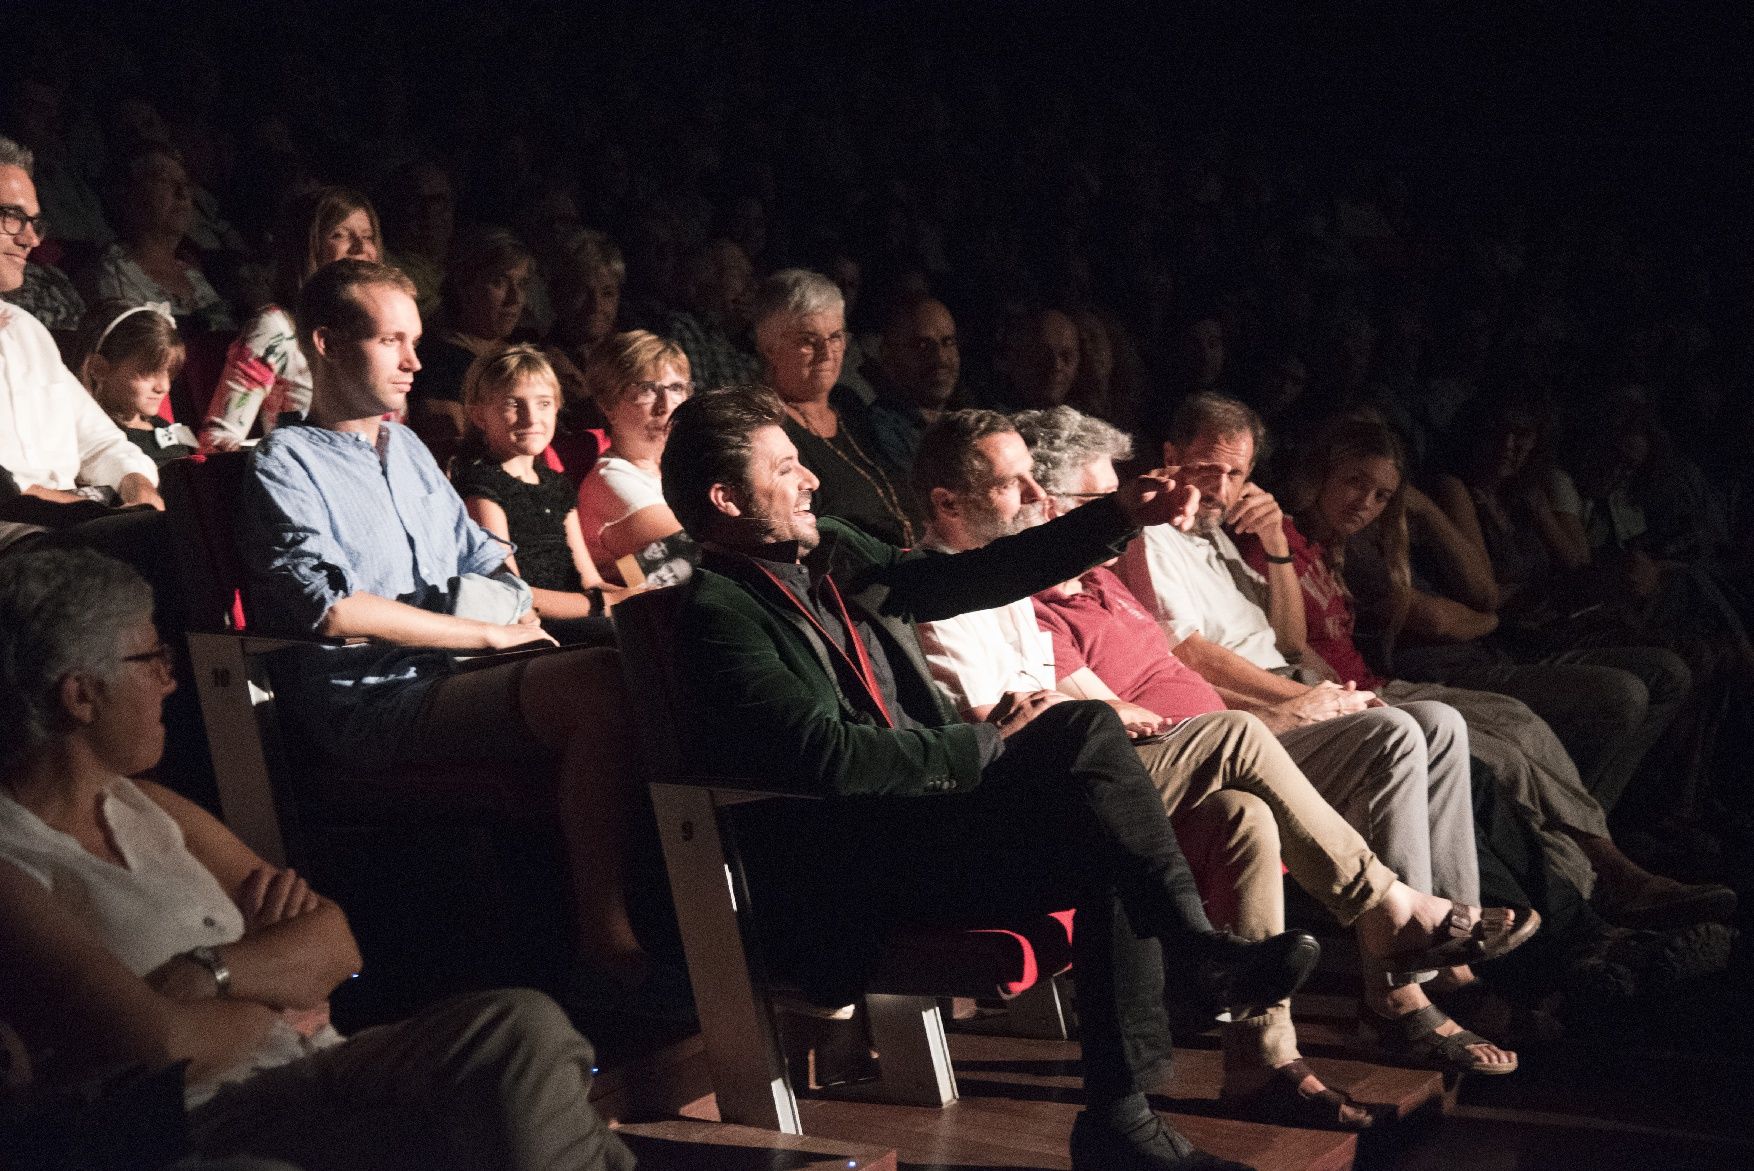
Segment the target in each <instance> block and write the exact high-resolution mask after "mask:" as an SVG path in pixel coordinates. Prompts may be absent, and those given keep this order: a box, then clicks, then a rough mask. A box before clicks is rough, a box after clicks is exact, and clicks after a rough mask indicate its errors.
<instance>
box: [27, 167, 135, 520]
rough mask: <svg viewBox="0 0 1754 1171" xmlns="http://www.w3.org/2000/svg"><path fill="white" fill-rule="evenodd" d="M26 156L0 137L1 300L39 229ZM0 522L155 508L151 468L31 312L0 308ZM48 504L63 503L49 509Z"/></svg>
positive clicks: (41, 228) (38, 239)
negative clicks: (111, 507) (108, 507)
mask: <svg viewBox="0 0 1754 1171" xmlns="http://www.w3.org/2000/svg"><path fill="white" fill-rule="evenodd" d="M31 163H32V159H31V153H30V151H28V150H26V149H24V148H23V147H21V146H19V145H18V144H17V143H16V142H13V141H12V140H11V139H9V138H0V294H3V293H10V292H12V291H13V290H15V289H17V288H19V287H20V286H21V285H22V284H23V283H24V270H25V261H26V260H27V259H28V258H29V256H30V254H31V251H32V250H33V249H35V248H36V247H37V245H39V244H41V243H42V242H43V234H44V230H45V226H44V223H43V219H42V215H41V208H40V206H39V205H38V203H37V192H36V185H35V184H34V183H33V182H32V181H31ZM0 470H3V471H4V472H5V475H3V476H0V521H8V522H14V523H17V522H28V523H31V524H37V525H43V526H45V527H51V528H58V527H63V526H64V525H66V524H69V523H72V522H74V521H77V520H83V519H86V517H87V514H89V513H93V512H96V513H97V514H98V515H101V509H94V504H93V502H94V501H95V502H96V503H97V504H100V505H101V504H110V503H116V502H120V503H122V504H145V505H151V506H152V507H153V508H158V509H162V508H163V507H164V502H163V501H162V500H161V499H160V498H159V495H158V470H157V469H156V468H155V467H154V466H153V463H152V460H151V459H149V458H148V457H147V456H146V453H145V452H143V451H141V450H140V449H139V448H138V447H135V446H134V445H133V444H132V443H130V442H128V439H127V437H126V436H124V435H123V434H122V430H121V428H119V427H117V426H116V424H115V423H113V422H112V421H111V420H110V418H109V416H108V415H106V414H104V412H103V409H102V408H101V407H99V406H98V405H97V402H96V401H95V400H94V399H93V398H92V397H91V395H89V394H87V393H86V391H85V388H84V387H83V386H81V385H79V381H78V379H76V378H74V376H73V372H72V371H70V370H68V369H67V367H66V366H65V365H64V364H63V363H62V362H61V354H60V351H59V350H58V349H57V348H56V346H55V339H54V337H53V336H52V335H50V333H49V331H48V330H46V329H44V328H43V326H42V324H41V323H39V322H38V321H37V320H36V318H34V317H32V316H31V315H30V314H29V313H26V312H24V311H23V310H22V309H18V308H16V307H13V306H9V305H4V304H0ZM54 506H63V507H62V508H56V507H54Z"/></svg>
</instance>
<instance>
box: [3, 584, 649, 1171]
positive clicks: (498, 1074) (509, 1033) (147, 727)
mask: <svg viewBox="0 0 1754 1171" xmlns="http://www.w3.org/2000/svg"><path fill="white" fill-rule="evenodd" d="M169 654H170V652H169V650H168V649H167V648H166V647H165V645H164V644H163V643H162V642H160V641H159V638H158V635H157V632H156V631H155V629H154V627H153V623H152V595H151V593H150V591H149V590H148V589H147V587H146V584H145V582H143V581H142V580H141V579H140V578H139V577H138V576H137V575H136V574H135V573H134V572H133V571H132V570H129V569H127V568H126V567H125V566H123V565H121V564H120V563H119V562H115V561H110V560H108V559H106V558H104V557H101V556H99V555H97V554H95V553H91V552H86V551H60V550H52V551H42V552H38V551H30V552H25V553H19V554H15V555H12V556H9V557H7V558H6V559H5V560H4V561H0V728H5V729H6V734H5V735H4V737H0V987H3V988H5V989H6V996H5V998H4V1000H3V1001H0V1011H4V1013H5V1016H6V1018H7V1023H8V1024H9V1025H10V1026H11V1027H12V1028H13V1029H14V1030H15V1031H16V1033H17V1035H18V1036H19V1037H20V1038H21V1039H22V1042H23V1046H24V1049H25V1052H26V1054H27V1056H28V1061H29V1066H30V1068H31V1070H32V1071H33V1074H34V1076H35V1077H36V1078H37V1079H38V1080H40V1081H43V1082H45V1083H48V1084H50V1085H60V1086H78V1085H81V1084H88V1083H90V1082H93V1081H96V1080H100V1079H103V1078H106V1077H108V1076H110V1075H112V1074H114V1073H116V1072H118V1071H120V1070H123V1069H126V1068H129V1067H135V1066H145V1067H148V1068H154V1069H156V1068H161V1067H164V1066H168V1065H172V1064H175V1063H177V1062H185V1061H186V1062H188V1069H187V1074H186V1082H185V1103H186V1105H187V1107H188V1110H189V1116H188V1120H189V1134H190V1139H191V1142H192V1143H193V1145H194V1147H195V1149H196V1151H197V1152H198V1153H200V1154H203V1155H256V1156H261V1157H265V1158H278V1159H285V1160H287V1161H288V1162H291V1163H294V1164H296V1165H297V1166H299V1167H301V1168H304V1169H305V1171H321V1169H324V1168H366V1167H387V1166H432V1167H456V1168H465V1167H471V1168H473V1167H506V1168H555V1169H558V1168H562V1167H566V1168H592V1169H601V1168H614V1169H616V1171H620V1169H622V1168H627V1167H631V1166H632V1159H631V1157H629V1156H628V1154H627V1152H626V1150H625V1148H623V1147H622V1146H621V1144H620V1143H619V1142H618V1141H617V1140H616V1139H615V1138H614V1137H613V1136H612V1135H610V1134H609V1133H608V1132H607V1130H606V1129H605V1128H604V1127H603V1124H602V1123H601V1121H600V1120H599V1119H598V1118H597V1117H596V1115H595V1114H594V1113H593V1112H592V1111H591V1108H590V1106H589V1104H588V1102H587V1096H586V1094H587V1090H588V1087H589V1082H590V1073H591V1068H592V1064H591V1063H592V1060H593V1058H592V1054H591V1049H590V1046H589V1045H588V1044H587V1043H586V1042H585V1041H584V1039H583V1038H582V1037H580V1036H579V1035H578V1034H577V1033H576V1032H574V1031H573V1029H572V1028H571V1026H570V1025H569V1024H568V1023H567V1020H566V1017H565V1015H564V1014H563V1013H562V1012H561V1011H560V1009H559V1007H558V1006H556V1005H555V1004H554V1003H553V1002H552V1001H550V1000H548V999H547V998H546V997H543V996H541V995H540V994H538V993H534V992H499V993H485V994H478V995H472V996H467V997H463V998H460V999H457V1000H453V1001H449V1002H447V1003H445V1004H441V1005H438V1006H436V1007H434V1008H430V1009H427V1010H425V1011H424V1012H422V1013H420V1014H419V1015H418V1016H416V1017H414V1018H412V1019H410V1020H408V1021H405V1022H402V1023H400V1024H395V1025H387V1026H383V1027H380V1028H376V1029H369V1030H366V1031H365V1032H362V1033H360V1034H359V1035H357V1036H356V1037H354V1038H353V1039H351V1040H343V1039H342V1038H341V1036H340V1035H339V1034H338V1033H336V1031H335V1030H334V1029H333V1028H332V1027H331V1026H330V1024H329V1016H328V1007H327V1002H328V997H329V995H330V993H331V992H332V991H333V990H334V988H335V987H336V986H337V985H338V984H340V983H341V982H342V981H343V980H345V979H347V978H348V977H349V976H350V975H352V974H354V973H355V972H357V971H358V969H359V966H360V957H359V952H358V949H357V947H356V946H355V944H354V940H353V935H352V932H351V931H350V930H349V928H348V925H347V918H346V916H345V915H343V914H342V912H341V910H340V908H339V907H337V906H336V905H335V904H334V903H332V902H330V901H328V900H327V899H324V898H323V897H321V896H320V895H318V894H316V893H315V892H313V891H312V890H311V889H310V887H309V886H308V885H306V883H305V881H304V880H303V879H302V878H300V877H299V876H298V875H297V874H295V873H294V872H293V871H291V870H284V869H280V868H278V867H275V866H272V865H270V864H268V863H267V862H265V861H263V860H262V859H261V858H260V857H258V856H257V855H256V854H255V853H253V852H252V851H251V850H250V849H249V847H248V846H246V845H244V843H243V842H241V841H240V840H238V838H237V837H236V836H235V835H233V834H232V833H231V831H230V830H228V829H227V828H226V827H225V826H224V825H223V824H221V823H220V822H219V821H217V820H216V819H214V818H213V817H212V816H210V815H209V814H207V813H206V812H205V811H203V810H202V809H201V808H200V807H198V806H196V805H194V804H193V803H191V802H189V801H187V800H185V799H184V798H182V797H179V796H178V795H177V794H175V793H173V792H171V791H170V790H169V789H166V788H164V787H162V786H159V785H156V784H152V783H150V782H146V781H131V780H129V779H128V778H129V777H130V776H131V775H134V774H137V773H140V772H142V771H144V770H146V769H148V768H151V767H152V766H153V765H155V764H156V763H157V762H158V759H159V755H160V753H161V751H162V750H163V747H164V735H165V733H164V725H163V724H162V723H161V722H160V717H159V709H160V706H161V704H162V702H163V700H164V697H165V696H166V695H168V694H169V693H170V691H171V690H172V688H173V687H174V684H173V683H172V682H171V675H170V666H169V661H168V656H169Z"/></svg>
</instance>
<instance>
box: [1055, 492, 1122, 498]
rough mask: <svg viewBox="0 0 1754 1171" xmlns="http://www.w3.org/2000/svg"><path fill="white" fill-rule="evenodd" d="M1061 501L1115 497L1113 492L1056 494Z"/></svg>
mask: <svg viewBox="0 0 1754 1171" xmlns="http://www.w3.org/2000/svg"><path fill="white" fill-rule="evenodd" d="M1054 495H1055V496H1058V497H1059V498H1060V499H1061V500H1101V499H1102V498H1103V497H1104V496H1113V495H1114V493H1113V492H1055V493H1054Z"/></svg>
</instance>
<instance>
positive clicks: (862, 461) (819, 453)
mask: <svg viewBox="0 0 1754 1171" xmlns="http://www.w3.org/2000/svg"><path fill="white" fill-rule="evenodd" d="M751 317H752V320H753V324H754V331H755V349H756V352H757V353H759V354H760V355H761V361H762V366H763V373H764V375H765V380H766V382H767V384H768V385H769V386H770V387H772V388H773V390H774V392H775V393H777V394H778V395H779V396H780V400H781V401H782V402H783V403H785V407H786V434H787V436H789V437H790V438H791V440H792V442H793V443H794V444H796V445H797V448H798V455H799V458H800V459H801V460H802V462H803V464H804V466H805V467H807V468H809V469H810V470H811V471H812V472H814V473H815V474H816V476H817V478H818V479H820V480H821V481H822V485H821V487H820V488H818V489H817V490H816V493H815V507H816V511H817V512H819V513H823V514H825V515H830V516H838V517H841V518H842V519H844V520H850V521H852V522H854V523H855V524H857V525H858V526H859V527H861V528H864V529H867V530H869V531H870V532H871V533H873V534H874V535H876V536H878V537H881V538H882V539H884V540H886V541H889V542H890V543H891V544H896V545H903V546H907V545H912V544H913V543H914V536H915V533H916V531H917V529H918V528H919V525H920V522H921V520H922V517H921V515H920V512H919V510H918V508H917V507H916V506H915V503H914V500H913V497H912V495H911V494H910V493H909V492H908V488H907V482H906V476H905V472H906V469H904V468H901V469H898V468H885V467H884V466H883V464H882V463H881V461H880V460H879V459H878V458H877V453H878V451H879V448H878V446H877V443H876V441H875V439H874V438H873V437H872V436H871V433H870V429H869V427H868V426H867V424H866V421H865V420H866V416H865V409H864V403H863V402H862V401H861V400H860V399H859V398H858V397H857V396H856V395H854V394H852V393H851V392H848V391H846V390H844V389H841V388H840V387H839V383H840V377H841V365H842V363H843V362H844V361H845V359H846V352H847V323H846V302H845V300H844V298H843V297H842V295H841V291H840V289H839V288H838V287H837V286H836V285H835V283H834V282H833V281H831V280H829V279H828V278H827V277H825V276H822V275H821V274H819V273H814V272H810V271H808V270H806V269H801V268H788V269H784V270H782V271H780V272H776V273H774V274H773V275H772V276H770V277H768V278H767V280H765V281H763V282H762V283H761V287H760V288H759V289H757V290H756V294H755V308H754V311H753V313H752V314H751Z"/></svg>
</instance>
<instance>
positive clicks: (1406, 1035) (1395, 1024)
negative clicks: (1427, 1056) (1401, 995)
mask: <svg viewBox="0 0 1754 1171" xmlns="http://www.w3.org/2000/svg"><path fill="white" fill-rule="evenodd" d="M1369 1011H1370V1022H1371V1024H1372V1025H1374V1026H1376V1031H1377V1035H1378V1036H1381V1035H1383V1034H1385V1033H1386V1034H1392V1035H1393V1039H1394V1040H1396V1041H1399V1042H1400V1043H1402V1044H1403V1045H1410V1044H1413V1043H1415V1042H1419V1041H1423V1040H1424V1039H1425V1038H1426V1037H1428V1036H1433V1035H1435V1034H1436V1032H1437V1027H1438V1026H1439V1025H1441V1024H1443V1023H1444V1022H1445V1021H1447V1020H1449V1017H1448V1016H1446V1015H1444V1011H1443V1009H1441V1008H1439V1007H1437V1005H1435V1004H1428V1005H1426V1006H1425V1007H1423V1008H1416V1009H1414V1010H1413V1011H1412V1012H1409V1013H1402V1014H1401V1015H1400V1016H1380V1015H1378V1014H1377V1013H1376V1012H1375V1011H1374V1010H1369Z"/></svg>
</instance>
